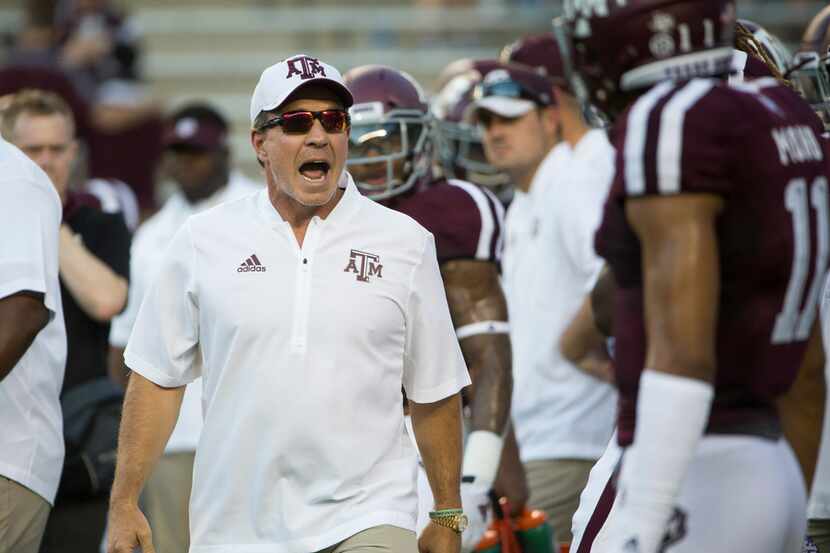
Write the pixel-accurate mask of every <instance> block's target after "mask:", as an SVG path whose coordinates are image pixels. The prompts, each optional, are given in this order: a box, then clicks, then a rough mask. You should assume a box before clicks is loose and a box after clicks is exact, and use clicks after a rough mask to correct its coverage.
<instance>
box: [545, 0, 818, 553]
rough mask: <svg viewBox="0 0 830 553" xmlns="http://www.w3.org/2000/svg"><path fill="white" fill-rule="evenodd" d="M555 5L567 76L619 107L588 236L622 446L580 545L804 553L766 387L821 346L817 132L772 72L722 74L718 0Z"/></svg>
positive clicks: (798, 506)
mask: <svg viewBox="0 0 830 553" xmlns="http://www.w3.org/2000/svg"><path fill="white" fill-rule="evenodd" d="M565 13H566V17H565V24H564V25H563V26H558V30H559V31H564V33H563V34H564V36H563V34H560V36H562V39H563V42H564V43H565V44H566V45H567V46H568V51H569V52H570V55H571V60H572V63H573V68H574V70H575V71H574V86H575V89H576V90H577V91H578V92H581V93H582V94H583V95H584V97H585V99H586V100H588V101H590V102H592V103H594V104H595V105H597V106H598V107H600V108H601V109H603V111H604V112H605V113H606V114H607V115H608V116H609V117H610V118H611V119H613V120H616V121H615V125H614V132H613V135H614V139H615V140H614V142H615V145H616V147H617V151H618V158H617V174H616V176H615V179H614V183H613V185H612V190H611V193H610V195H609V198H608V202H607V204H606V208H605V215H604V218H603V222H602V225H601V227H600V229H599V230H598V232H597V238H596V246H597V250H598V252H599V253H600V254H601V255H602V256H603V257H605V259H606V261H607V262H608V264H609V266H610V269H611V272H612V274H613V276H614V278H615V280H616V283H617V290H616V293H615V294H614V314H613V328H614V335H615V337H616V344H615V369H616V381H617V384H618V386H619V389H620V394H621V402H620V417H619V427H618V431H619V444H620V445H621V446H622V447H623V448H625V453H624V455H623V461H622V463H621V468H620V469H619V475H618V478H616V479H615V480H616V487H617V489H618V491H616V492H615V491H614V490H613V487H609V489H608V490H607V493H603V494H602V495H603V496H605V499H611V500H612V501H605V502H603V501H602V500H600V504H601V505H598V508H597V510H596V511H595V512H594V515H593V516H592V517H591V519H590V521H588V524H587V529H586V531H585V533H584V535H583V536H582V539H581V542H580V543H579V544H578V547H577V549H576V551H577V553H581V552H584V551H608V552H613V553H622V552H626V553H627V552H632V553H633V552H639V553H656V552H658V551H665V550H670V551H671V552H672V553H687V552H692V551H694V552H699V551H706V552H711V553H720V552H723V553H726V552H728V551H737V550H745V551H759V552H769V553H777V552H796V551H799V550H800V547H801V543H802V536H803V531H804V528H805V494H804V485H803V480H802V479H801V475H800V474H799V471H798V466H797V463H796V460H795V457H794V455H793V453H792V450H791V449H790V448H789V446H787V444H786V442H784V441H783V440H782V439H781V436H782V423H781V418H780V416H779V412H778V409H777V407H776V399H777V398H779V397H781V396H782V395H783V394H785V393H786V392H787V390H788V389H789V388H790V387H791V385H792V384H793V382H794V381H795V379H796V376H797V375H798V372H799V369H800V368H801V365H802V361H803V360H804V358H805V352H806V351H807V346H808V343H811V344H813V345H814V344H815V342H816V341H817V340H818V333H817V332H816V329H817V324H816V323H817V321H816V313H817V307H818V299H819V294H820V291H821V284H822V281H823V278H824V275H825V273H826V270H827V263H828V257H830V255H829V254H830V232H828V214H830V204H828V195H827V194H828V191H827V186H828V183H827V171H826V160H825V155H824V152H823V150H822V147H821V144H820V138H819V136H820V133H821V129H820V128H819V125H817V124H816V120H815V117H814V115H813V113H812V112H811V111H810V109H809V106H807V105H806V104H805V103H804V102H803V100H801V99H800V98H798V97H797V95H795V94H794V93H793V92H792V91H791V90H790V89H789V88H787V87H785V86H782V85H780V84H779V83H778V82H777V81H776V80H775V79H759V80H756V81H753V82H749V83H745V84H741V85H736V86H734V87H728V86H727V85H726V84H725V83H724V82H723V81H722V79H719V78H718V77H726V76H727V74H728V73H729V68H730V61H731V58H732V42H733V37H734V29H735V15H734V14H735V11H734V4H733V2H731V1H729V0H712V1H706V2H700V1H692V0H629V1H626V2H623V1H621V0H605V1H600V2H596V1H592V2H586V1H574V2H566V10H565ZM646 337H648V338H646ZM610 484H614V482H613V481H612V482H610ZM614 498H615V499H614ZM603 503H605V504H604V505H602V504H603ZM612 505H613V507H612ZM603 511H604V512H603ZM609 511H610V516H608V513H609ZM606 518H607V521H606V520H605V519H606Z"/></svg>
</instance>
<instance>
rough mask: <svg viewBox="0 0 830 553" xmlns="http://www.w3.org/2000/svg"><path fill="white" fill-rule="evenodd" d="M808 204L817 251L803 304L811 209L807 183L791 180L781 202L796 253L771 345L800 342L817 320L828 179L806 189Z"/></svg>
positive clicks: (823, 268) (825, 249) (825, 247)
mask: <svg viewBox="0 0 830 553" xmlns="http://www.w3.org/2000/svg"><path fill="white" fill-rule="evenodd" d="M809 188H810V191H809V194H810V198H809V199H810V204H811V205H812V207H813V209H815V211H816V216H817V224H818V229H817V230H818V251H817V255H816V266H815V274H814V275H813V282H812V283H811V284H810V290H809V291H808V296H807V298H806V303H804V309H800V308H801V305H802V300H804V286H805V284H806V283H807V274H808V273H809V270H810V267H809V263H810V206H809V205H807V181H806V180H804V179H794V180H792V181H790V183H789V184H788V185H787V190H786V191H785V193H784V201H785V205H786V206H787V211H789V212H790V214H791V215H792V219H793V237H794V240H795V252H794V253H793V266H792V270H791V271H790V283H789V284H788V285H787V294H786V296H785V297H784V309H783V310H782V311H781V312H780V313H778V316H777V317H776V318H775V326H774V327H773V330H772V338H771V339H772V343H773V344H788V343H790V342H794V341H803V340H806V339H807V338H808V337H809V336H810V329H812V327H813V321H815V318H816V311H817V309H818V300H819V294H820V293H821V285H822V280H823V277H824V274H825V271H826V269H827V257H828V253H830V252H828V248H830V244H828V235H827V233H828V213H827V179H826V178H825V177H818V178H816V180H815V181H813V184H812V186H810V187H809Z"/></svg>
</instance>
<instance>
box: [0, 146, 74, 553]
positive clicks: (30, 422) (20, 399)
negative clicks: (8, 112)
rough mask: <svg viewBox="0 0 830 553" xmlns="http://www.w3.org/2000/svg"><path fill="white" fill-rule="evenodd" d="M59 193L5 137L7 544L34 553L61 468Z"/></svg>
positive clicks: (0, 483)
mask: <svg viewBox="0 0 830 553" xmlns="http://www.w3.org/2000/svg"><path fill="white" fill-rule="evenodd" d="M61 211H62V210H61V201H60V199H59V198H58V193H57V191H56V190H55V187H54V186H52V183H51V182H50V181H49V177H47V176H46V173H44V172H43V171H42V170H41V169H40V168H39V167H38V166H37V165H35V164H34V163H33V162H32V161H31V160H29V158H28V157H26V155H25V154H23V152H21V151H20V150H18V149H17V148H15V147H14V146H12V145H11V144H9V143H8V142H6V141H5V140H3V139H2V138H0V551H4V552H5V551H9V552H14V553H37V551H38V549H39V547H40V542H41V539H42V537H43V531H44V529H45V527H46V520H47V518H48V516H49V510H50V505H51V504H52V503H53V502H54V500H55V494H56V492H57V490H58V481H59V480H60V474H61V469H62V468H63V428H62V418H61V408H60V401H59V400H58V394H59V393H60V389H61V384H62V383H63V372H64V367H65V365H66V330H65V328H64V324H63V309H62V306H61V295H60V285H59V284H58V228H59V225H60V222H61Z"/></svg>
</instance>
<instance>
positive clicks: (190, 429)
mask: <svg viewBox="0 0 830 553" xmlns="http://www.w3.org/2000/svg"><path fill="white" fill-rule="evenodd" d="M262 188H263V185H261V184H259V183H257V182H255V181H252V180H250V179H248V178H247V177H245V176H244V175H243V174H242V173H239V172H237V171H234V172H232V173H231V175H230V180H229V181H228V185H227V186H225V187H224V188H222V189H221V190H218V191H217V192H216V193H215V194H213V195H212V196H210V197H209V198H205V199H204V200H202V201H200V202H197V203H195V204H191V203H190V202H188V201H187V200H186V199H185V197H184V195H183V194H182V193H181V192H176V193H175V194H173V195H172V196H170V198H169V199H168V200H167V201H166V202H165V203H164V206H163V207H162V208H161V209H160V210H159V212H158V213H156V214H155V215H153V216H152V217H150V218H149V219H147V220H146V221H145V222H144V224H142V225H141V226H140V227H139V229H138V231H137V232H136V233H135V236H134V237H133V242H132V247H131V248H132V249H131V250H130V289H129V298H128V300H127V308H126V309H125V310H124V311H123V312H122V313H121V314H120V315H118V316H117V317H115V318H114V319H113V320H112V325H111V326H110V338H109V340H110V345H112V346H114V347H117V348H123V347H126V345H127V341H128V340H129V338H130V333H131V332H132V330H133V325H134V324H135V319H136V317H137V316H138V308H139V307H140V306H141V299H142V298H143V297H144V294H145V293H146V292H147V289H148V288H149V287H150V283H151V282H152V281H153V279H154V278H155V276H156V273H157V272H158V269H159V267H160V266H161V260H162V258H163V256H164V252H165V251H166V250H167V246H168V245H169V244H170V241H171V240H172V239H173V236H175V234H176V232H177V231H178V230H179V229H180V228H181V227H182V225H183V224H184V222H185V221H186V220H187V218H188V217H190V216H191V215H194V214H196V213H201V212H202V211H205V210H207V209H210V208H211V207H215V206H217V205H219V204H221V203H223V202H226V201H230V200H235V199H237V198H241V197H243V196H246V195H248V194H253V193H254V192H256V191H257V190H261V189H262ZM201 432H202V382H201V380H199V381H197V382H194V383H193V384H191V385H190V386H188V387H187V389H186V390H185V394H184V398H183V399H182V406H181V409H180V410H179V420H178V421H177V422H176V427H175V428H174V429H173V434H171V436H170V439H169V440H168V441H167V448H166V449H165V450H164V451H165V453H177V452H182V451H195V450H196V446H197V445H198V444H199V435H200V434H201Z"/></svg>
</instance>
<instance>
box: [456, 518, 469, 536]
mask: <svg viewBox="0 0 830 553" xmlns="http://www.w3.org/2000/svg"><path fill="white" fill-rule="evenodd" d="M469 524H470V519H468V518H467V515H458V532H459V533H461V532H463V531H464V530H466V529H467V526H468V525H469Z"/></svg>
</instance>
